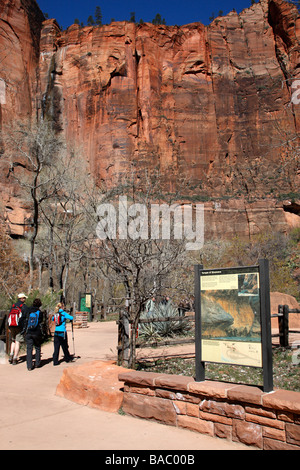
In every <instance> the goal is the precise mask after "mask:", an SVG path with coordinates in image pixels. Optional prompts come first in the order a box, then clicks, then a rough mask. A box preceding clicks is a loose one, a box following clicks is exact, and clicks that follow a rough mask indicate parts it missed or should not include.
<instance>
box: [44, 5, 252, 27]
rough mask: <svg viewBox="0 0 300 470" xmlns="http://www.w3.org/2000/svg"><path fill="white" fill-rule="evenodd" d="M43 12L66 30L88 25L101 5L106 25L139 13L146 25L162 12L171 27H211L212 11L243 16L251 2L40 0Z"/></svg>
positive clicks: (137, 16)
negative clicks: (79, 24)
mask: <svg viewBox="0 0 300 470" xmlns="http://www.w3.org/2000/svg"><path fill="white" fill-rule="evenodd" d="M37 3H38V5H39V7H40V9H41V10H42V12H43V13H48V15H49V18H55V19H56V20H57V22H58V24H59V25H60V26H62V27H63V29H66V28H67V27H68V26H70V25H71V24H73V22H74V19H75V18H78V19H79V21H80V22H83V23H84V24H86V22H87V18H88V17H89V16H90V15H92V16H94V15H95V8H96V6H100V8H101V12H102V16H103V19H102V23H103V24H105V23H110V21H111V19H112V18H114V19H115V20H116V21H124V20H128V21H129V19H130V13H131V12H135V19H136V21H137V22H139V21H140V19H141V18H142V19H143V20H144V21H145V22H146V21H148V22H151V21H152V20H153V18H154V17H155V15H156V14H157V13H159V14H160V15H161V17H162V18H165V20H166V23H167V24H168V25H174V24H177V25H183V24H188V23H193V22H195V21H200V22H201V23H203V24H209V17H210V16H211V14H212V12H214V13H215V16H218V13H219V11H220V10H222V11H223V13H224V15H226V14H227V13H229V12H230V11H231V10H232V9H233V8H235V10H236V11H237V12H238V13H240V12H241V11H242V10H243V9H244V8H248V7H249V6H250V5H251V0H208V1H207V0H151V1H148V2H144V1H141V0H108V1H105V2H103V1H101V0H37Z"/></svg>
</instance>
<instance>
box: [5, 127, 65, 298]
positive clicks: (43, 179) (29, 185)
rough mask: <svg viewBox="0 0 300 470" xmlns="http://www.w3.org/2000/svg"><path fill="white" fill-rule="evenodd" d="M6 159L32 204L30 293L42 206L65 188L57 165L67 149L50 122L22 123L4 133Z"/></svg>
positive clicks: (10, 174) (11, 171) (13, 175)
mask: <svg viewBox="0 0 300 470" xmlns="http://www.w3.org/2000/svg"><path fill="white" fill-rule="evenodd" d="M3 140H4V142H5V156H6V157H7V158H8V159H9V162H10V169H9V176H10V177H11V178H13V179H14V180H15V181H16V182H17V183H18V185H19V187H20V188H21V191H22V192H23V196H24V197H25V198H26V199H27V200H28V201H29V204H30V209H31V212H32V219H31V221H30V222H29V225H30V226H31V230H30V232H29V234H28V238H29V242H30V253H29V271H30V283H29V290H31V289H32V286H33V272H34V251H35V245H36V239H37V236H38V232H39V224H40V207H41V204H42V203H43V202H44V201H46V200H48V199H50V198H51V197H53V195H54V194H57V193H58V192H59V190H60V188H61V186H62V178H61V174H60V173H59V172H57V171H56V166H55V162H56V161H57V160H58V158H59V156H60V158H62V155H63V154H64V153H65V146H64V145H63V143H62V142H61V140H60V139H59V138H58V137H57V135H56V134H55V132H54V130H53V128H52V125H51V123H50V122H48V121H46V120H45V121H40V122H39V123H38V124H36V125H34V124H31V123H23V122H20V123H18V124H17V125H16V126H15V127H13V128H6V129H5V130H4V132H3Z"/></svg>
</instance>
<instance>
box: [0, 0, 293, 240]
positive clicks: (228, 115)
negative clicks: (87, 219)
mask: <svg viewBox="0 0 300 470" xmlns="http://www.w3.org/2000/svg"><path fill="white" fill-rule="evenodd" d="M299 25H300V18H299V14H298V11H297V8H296V7H295V6H293V5H291V4H289V3H286V2H283V1H282V0H269V1H268V0H262V1H261V2H260V3H258V4H254V5H253V6H252V7H250V8H248V9H246V10H244V11H243V12H242V13H241V14H239V15H238V14H237V13H236V12H231V13H230V14H229V15H227V16H226V17H221V18H217V19H215V20H214V21H213V23H211V25H209V26H203V25H202V24H201V23H193V24H189V25H186V26H181V27H177V26H154V25H152V24H149V23H146V24H144V25H135V24H133V23H127V22H118V23H111V24H110V25H105V26H102V27H85V28H80V27H79V26H77V25H72V26H71V27H69V28H68V30H67V31H60V30H59V27H58V25H57V23H56V21H55V20H46V21H44V22H43V17H42V14H41V12H40V10H39V8H38V6H37V5H36V3H35V1H34V0H4V1H2V3H1V6H0V31H1V33H0V51H1V66H0V123H1V125H3V124H7V123H8V122H10V121H11V120H14V121H15V120H18V119H20V118H23V117H26V116H31V117H32V118H35V117H36V116H44V115H50V116H52V117H53V119H54V120H55V123H56V128H57V130H58V132H62V133H63V134H64V135H65V136H66V138H67V141H68V142H72V143H75V144H76V146H77V147H78V148H80V149H81V152H82V155H83V158H86V159H87V160H88V162H89V166H90V171H91V173H92V174H93V175H94V176H95V178H96V179H97V180H98V181H100V180H105V181H114V179H116V178H117V177H119V176H120V175H121V176H122V175H126V174H127V173H128V172H131V171H132V168H134V169H137V168H138V170H139V171H143V170H144V169H145V168H147V169H150V170H154V169H159V171H160V173H161V174H162V175H164V184H165V188H166V189H168V190H174V189H175V188H176V187H178V185H179V186H180V184H182V180H184V183H185V186H184V190H182V192H183V194H182V196H183V198H184V199H185V200H188V201H191V200H192V201H193V202H194V203H196V202H199V201H204V200H205V201H206V202H205V218H206V219H205V227H206V236H208V237H211V236H215V235H220V234H222V236H231V235H233V234H240V235H247V236H248V235H249V234H250V235H251V234H253V233H256V232H258V231H260V230H269V229H270V228H271V229H273V230H282V231H285V230H287V228H288V227H289V226H291V225H292V226H293V225H297V224H299V211H300V204H298V203H297V200H294V199H292V197H293V195H294V197H295V193H297V190H298V189H299V173H298V175H297V165H298V163H299V155H298V154H299V152H298V144H297V143H296V142H297V140H296V139H297V135H298V131H299V124H300V121H299V118H300V104H299V103H300V99H298V95H297V90H298V87H299V88H300V68H299V65H300V64H299V39H300V31H299ZM12 57H13V60H12ZM298 79H299V82H298ZM299 98H300V92H299ZM298 171H299V168H298ZM2 174H3V176H5V175H6V174H7V171H6V170H5V169H3V168H2ZM5 181H6V180H5ZM17 196H18V194H17V188H14V187H13V186H12V185H11V183H8V184H6V189H5V193H4V201H5V204H6V206H8V208H9V210H10V217H11V218H13V217H14V214H16V208H17V207H19V204H17V202H16V201H17V199H15V200H14V199H13V198H14V197H16V198H17ZM275 196H276V197H275ZM212 200H214V201H212ZM17 219H18V220H15V222H16V224H15V228H14V229H13V230H18V229H17V227H18V226H20V224H21V225H22V221H21V220H20V217H19V216H18V217H17ZM19 228H20V227H19ZM20 231H22V227H21V228H20Z"/></svg>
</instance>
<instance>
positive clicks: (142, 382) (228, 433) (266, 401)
mask: <svg viewBox="0 0 300 470" xmlns="http://www.w3.org/2000/svg"><path fill="white" fill-rule="evenodd" d="M119 380H120V381H121V382H124V398H123V411H124V412H125V413H126V414H129V415H132V416H137V417H139V418H145V419H154V420H156V421H159V422H161V423H164V424H167V425H171V426H177V427H181V428H186V429H190V430H192V431H196V432H199V433H202V434H207V435H209V436H213V437H218V438H222V439H229V440H232V441H234V442H241V443H243V444H246V445H249V446H254V447H257V448H259V449H264V450H300V393H298V392H292V391H286V390H276V391H274V392H270V393H264V392H262V391H261V390H260V389H259V388H258V387H253V386H245V385H236V384H229V383H223V382H213V381H204V382H195V381H194V380H193V379H192V378H191V377H184V376H176V375H164V374H156V373H151V372H150V373H148V372H138V371H128V372H123V373H121V374H119Z"/></svg>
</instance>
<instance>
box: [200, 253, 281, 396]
mask: <svg viewBox="0 0 300 470" xmlns="http://www.w3.org/2000/svg"><path fill="white" fill-rule="evenodd" d="M269 299H270V293H269V279H268V262H267V260H260V262H259V265H258V266H247V267H236V268H222V269H209V270H205V269H203V267H202V266H196V267H195V310H196V380H204V377H205V372H204V370H205V369H204V365H205V363H206V362H215V363H222V364H234V365H242V366H251V367H258V368H263V369H264V374H263V375H264V388H266V389H269V388H270V387H271V388H272V386H273V384H272V351H271V347H272V345H271V322H270V300H269ZM270 367H271V369H270Z"/></svg>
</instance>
